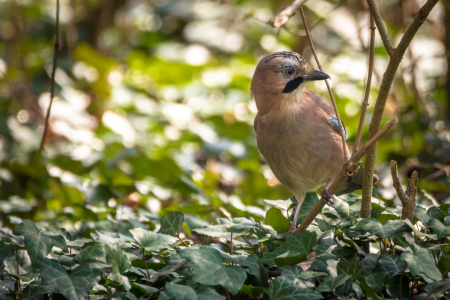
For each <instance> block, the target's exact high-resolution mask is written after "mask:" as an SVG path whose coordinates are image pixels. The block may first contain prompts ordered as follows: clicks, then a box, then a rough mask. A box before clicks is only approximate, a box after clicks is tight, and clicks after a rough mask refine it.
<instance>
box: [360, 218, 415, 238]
mask: <svg viewBox="0 0 450 300" xmlns="http://www.w3.org/2000/svg"><path fill="white" fill-rule="evenodd" d="M405 228H407V227H406V226H405V223H403V221H401V220H390V221H387V222H386V223H384V224H383V225H382V224H381V223H380V222H378V221H377V220H375V219H368V218H367V219H359V220H358V221H357V222H356V224H355V225H353V226H352V227H351V229H353V230H366V231H368V232H370V233H372V234H374V235H376V236H377V237H380V238H382V239H387V238H390V237H391V236H393V235H394V234H395V233H396V232H398V231H401V230H404V229H405Z"/></svg>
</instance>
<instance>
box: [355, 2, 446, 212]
mask: <svg viewBox="0 0 450 300" xmlns="http://www.w3.org/2000/svg"><path fill="white" fill-rule="evenodd" d="M438 1H439V0H428V1H427V2H426V3H425V4H424V5H423V6H422V8H421V9H420V10H419V13H418V14H417V16H416V17H415V18H414V20H413V21H412V22H411V24H410V25H409V26H408V29H406V32H405V34H404V35H403V37H402V40H401V41H400V44H399V46H398V47H397V49H396V50H395V52H394V54H392V55H391V57H390V60H389V64H388V66H387V69H386V72H385V73H384V75H383V80H382V82H381V86H380V90H379V93H378V97H377V101H376V103H375V108H374V111H373V116H372V121H371V122H370V126H369V138H371V137H373V136H375V135H376V134H377V132H378V131H379V129H380V126H381V119H382V117H383V112H384V107H385V105H386V100H387V97H388V95H389V91H390V89H391V86H392V82H393V81H394V77H395V73H396V72H397V69H398V66H399V65H400V62H401V60H402V58H403V55H404V54H405V51H406V49H407V47H408V45H409V44H410V43H411V40H412V39H413V37H414V35H415V34H416V33H417V30H418V29H419V27H420V25H422V23H423V22H424V20H425V19H426V18H427V16H428V14H429V13H430V11H431V9H432V8H433V7H434V6H435V5H436V4H437V2H438ZM367 2H368V3H369V6H370V10H371V13H372V14H373V15H374V19H375V23H377V18H376V14H378V15H379V13H378V9H377V7H376V5H372V4H374V2H373V0H367ZM371 3H372V4H371ZM377 26H378V29H379V30H380V26H379V24H378V23H377ZM383 26H384V24H383ZM385 46H386V45H385ZM376 151H377V145H376V143H375V144H374V145H373V146H372V147H371V148H370V149H369V151H368V152H367V155H366V164H365V172H364V177H363V190H362V202H361V217H363V218H368V217H370V210H371V200H372V188H373V181H372V178H373V173H374V166H375V158H376Z"/></svg>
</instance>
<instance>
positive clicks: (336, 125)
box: [330, 115, 347, 137]
mask: <svg viewBox="0 0 450 300" xmlns="http://www.w3.org/2000/svg"><path fill="white" fill-rule="evenodd" d="M330 119H331V123H333V127H334V128H335V129H336V131H337V132H339V123H338V121H337V118H336V116H335V115H330ZM341 124H342V129H343V130H344V137H347V131H346V130H345V126H344V123H342V120H341Z"/></svg>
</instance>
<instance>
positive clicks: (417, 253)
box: [400, 244, 442, 281]
mask: <svg viewBox="0 0 450 300" xmlns="http://www.w3.org/2000/svg"><path fill="white" fill-rule="evenodd" d="M400 258H401V259H402V260H405V261H406V262H407V263H408V267H409V269H410V271H411V274H413V275H414V276H418V275H419V274H420V273H423V274H424V275H426V276H427V277H429V278H431V279H433V280H434V281H439V280H442V274H441V273H440V272H439V270H438V268H437V267H436V264H435V262H434V259H433V257H432V255H431V252H430V250H428V249H425V248H422V247H420V246H418V245H416V244H414V249H412V251H407V252H403V253H402V255H401V256H400Z"/></svg>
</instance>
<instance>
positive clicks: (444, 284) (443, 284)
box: [400, 280, 450, 300]
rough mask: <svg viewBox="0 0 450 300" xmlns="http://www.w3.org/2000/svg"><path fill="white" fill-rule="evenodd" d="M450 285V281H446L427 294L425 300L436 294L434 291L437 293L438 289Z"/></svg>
mask: <svg viewBox="0 0 450 300" xmlns="http://www.w3.org/2000/svg"><path fill="white" fill-rule="evenodd" d="M449 283H450V280H447V281H444V282H443V283H441V284H440V285H438V286H435V287H434V288H432V289H431V291H430V292H429V293H428V294H427V296H426V297H425V299H423V300H427V299H428V297H429V296H430V295H431V294H433V293H434V291H436V290H437V289H440V288H441V287H444V286H446V285H447V284H449ZM400 300H401V299H400Z"/></svg>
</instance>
